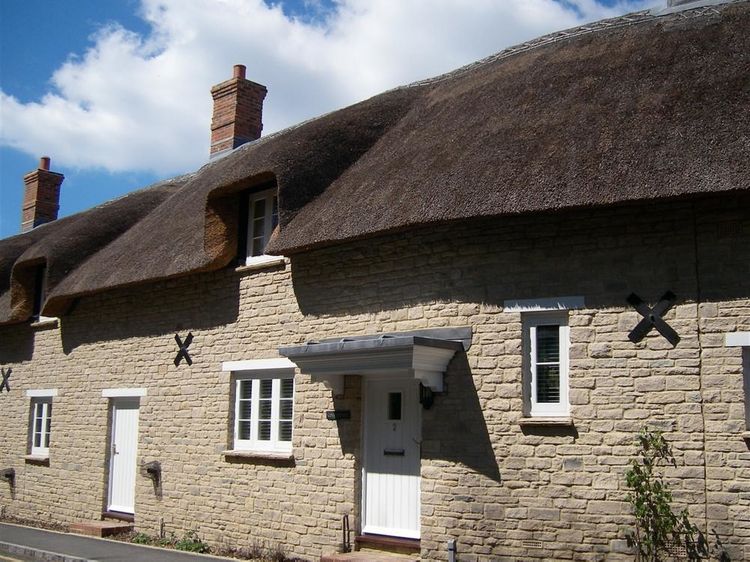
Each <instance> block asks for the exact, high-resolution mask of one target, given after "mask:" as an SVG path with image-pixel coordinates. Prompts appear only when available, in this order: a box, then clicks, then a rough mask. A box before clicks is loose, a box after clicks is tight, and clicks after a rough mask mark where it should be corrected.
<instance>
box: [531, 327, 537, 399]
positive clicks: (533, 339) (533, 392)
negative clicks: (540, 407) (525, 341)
mask: <svg viewBox="0 0 750 562" xmlns="http://www.w3.org/2000/svg"><path fill="white" fill-rule="evenodd" d="M529 337H530V340H531V346H530V347H531V349H530V354H531V364H530V367H531V368H530V371H531V408H532V409H533V408H534V407H535V406H536V403H537V402H536V384H537V380H536V377H537V375H536V366H537V362H536V326H531V328H530V329H529Z"/></svg>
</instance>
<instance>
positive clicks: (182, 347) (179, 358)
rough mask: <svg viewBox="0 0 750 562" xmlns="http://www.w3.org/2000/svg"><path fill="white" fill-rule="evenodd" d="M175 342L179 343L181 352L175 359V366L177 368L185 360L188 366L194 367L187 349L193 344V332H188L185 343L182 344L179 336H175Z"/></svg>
mask: <svg viewBox="0 0 750 562" xmlns="http://www.w3.org/2000/svg"><path fill="white" fill-rule="evenodd" d="M174 341H176V342H177V346H178V347H179V348H180V350H179V351H178V352H177V357H175V358H174V366H175V367H177V366H178V365H179V364H180V361H182V359H183V358H184V359H185V361H186V362H187V364H188V365H192V364H193V360H192V359H190V355H189V354H188V350H187V348H188V347H190V344H191V343H193V332H188V335H187V337H186V338H185V343H182V340H181V339H180V336H179V335H178V334H175V335H174Z"/></svg>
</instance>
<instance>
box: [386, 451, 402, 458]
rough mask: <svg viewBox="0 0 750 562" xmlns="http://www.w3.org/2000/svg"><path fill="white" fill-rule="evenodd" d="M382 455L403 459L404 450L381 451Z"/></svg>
mask: <svg viewBox="0 0 750 562" xmlns="http://www.w3.org/2000/svg"><path fill="white" fill-rule="evenodd" d="M383 454H384V455H386V456H388V457H403V456H404V450H403V449H383Z"/></svg>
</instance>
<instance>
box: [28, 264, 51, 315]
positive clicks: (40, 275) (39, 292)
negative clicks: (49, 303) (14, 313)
mask: <svg viewBox="0 0 750 562" xmlns="http://www.w3.org/2000/svg"><path fill="white" fill-rule="evenodd" d="M44 269H45V268H44V266H41V267H37V268H36V271H35V272H34V307H33V308H32V312H31V315H32V317H33V318H34V321H38V320H39V318H40V316H41V314H42V305H43V304H44V294H45V293H46V292H47V291H46V289H47V288H46V287H45V285H46V283H45V281H44V279H45V277H46V275H45V274H44Z"/></svg>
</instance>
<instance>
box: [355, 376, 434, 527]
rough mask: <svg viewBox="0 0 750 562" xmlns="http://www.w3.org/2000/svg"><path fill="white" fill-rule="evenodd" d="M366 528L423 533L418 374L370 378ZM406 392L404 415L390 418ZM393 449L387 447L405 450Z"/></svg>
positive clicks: (364, 503) (366, 427)
mask: <svg viewBox="0 0 750 562" xmlns="http://www.w3.org/2000/svg"><path fill="white" fill-rule="evenodd" d="M365 382H366V384H365V422H364V423H365V425H364V441H365V445H364V459H363V470H362V475H363V476H362V477H363V482H362V520H363V525H362V531H363V532H365V533H375V534H380V535H390V536H397V537H406V538H414V539H417V538H419V517H420V493H419V487H420V444H421V439H422V437H421V434H422V432H421V406H420V404H419V382H418V381H416V380H414V379H404V378H402V379H396V378H385V379H381V380H376V379H366V381H365ZM390 393H401V419H400V420H395V419H388V414H389V411H388V410H389V408H388V404H389V394H390ZM400 451H403V456H401V455H394V454H391V455H388V454H386V452H391V453H394V452H400Z"/></svg>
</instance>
